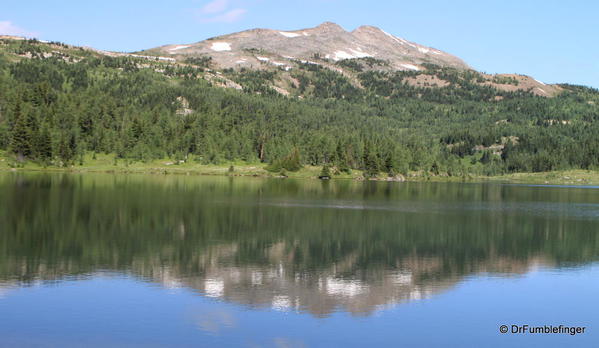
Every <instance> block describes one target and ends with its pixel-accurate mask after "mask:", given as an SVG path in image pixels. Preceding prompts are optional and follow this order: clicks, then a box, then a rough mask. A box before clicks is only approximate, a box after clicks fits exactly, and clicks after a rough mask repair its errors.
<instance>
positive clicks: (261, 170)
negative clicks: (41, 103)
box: [0, 154, 599, 185]
mask: <svg viewBox="0 0 599 348" xmlns="http://www.w3.org/2000/svg"><path fill="white" fill-rule="evenodd" d="M265 167H266V164H264V163H253V164H248V163H244V162H228V163H224V164H220V165H214V164H208V165H205V164H201V163H198V162H195V161H188V162H181V163H175V162H174V161H173V160H168V159H162V160H152V161H148V162H131V161H126V160H124V159H120V160H116V161H115V159H114V156H112V155H104V154H102V155H96V156H95V158H93V157H92V156H91V155H87V156H85V158H84V161H83V164H82V165H80V164H75V165H72V166H68V167H58V166H47V167H43V166H41V165H39V164H37V163H34V162H24V163H21V164H19V166H18V167H15V166H14V164H13V163H11V161H10V159H9V158H7V157H6V156H2V154H0V171H17V172H19V171H28V172H49V173H112V174H153V175H169V174H174V175H206V176H233V177H235V176H242V177H265V178H284V177H287V178H296V179H318V177H319V175H320V172H321V170H322V167H320V166H318V167H317V166H304V167H303V168H302V169H300V170H299V171H297V172H290V171H286V172H285V176H282V175H281V173H277V172H269V171H267V170H266V169H265ZM332 179H333V180H336V179H345V180H357V181H361V180H364V176H363V172H362V171H360V170H352V172H351V173H349V174H347V173H341V174H337V175H333V176H332ZM373 180H374V181H403V180H405V181H415V182H421V181H431V182H505V183H516V184H541V185H599V171H592V170H564V171H553V172H541V173H513V174H505V175H498V176H483V175H474V174H468V175H466V176H446V175H445V176H444V175H425V174H423V173H419V172H411V173H409V174H408V175H406V176H400V177H399V178H388V177H386V176H385V175H384V174H381V175H380V176H379V177H378V178H376V179H373Z"/></svg>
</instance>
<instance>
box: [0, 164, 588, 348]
mask: <svg viewBox="0 0 599 348" xmlns="http://www.w3.org/2000/svg"><path fill="white" fill-rule="evenodd" d="M598 261H599V189H597V188H585V187H550V186H547V187H543V186H521V185H502V184H471V183H463V184H461V183H386V182H353V181H331V182H328V181H327V182H321V181H317V180H297V181H295V180H277V179H261V178H229V177H193V176H158V175H156V176H151V175H110V174H82V175H78V174H34V173H30V174H25V173H5V174H0V347H30V346H36V347H39V346H43V347H47V346H49V347H83V346H85V347H105V346H119V347H170V346H177V347H178V346H183V347H187V346H189V347H198V346H201V347H225V346H226V347H364V346H369V347H386V346H398V347H505V346H522V347H563V346H575V347H593V346H594V347H597V346H598V345H599V314H598V313H599V301H598V294H599V263H598ZM502 325H507V326H508V327H509V330H510V332H508V333H507V334H502V333H500V327H501V326H502ZM512 325H516V326H522V325H529V326H530V327H536V326H543V327H544V326H553V327H559V326H560V325H564V328H566V327H567V328H569V327H584V328H585V329H584V330H585V332H584V333H577V334H574V335H571V334H569V333H548V334H545V333H541V334H530V333H511V330H512V328H513V327H512Z"/></svg>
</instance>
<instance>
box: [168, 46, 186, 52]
mask: <svg viewBox="0 0 599 348" xmlns="http://www.w3.org/2000/svg"><path fill="white" fill-rule="evenodd" d="M187 47H191V46H189V45H182V46H177V47H173V48H171V49H169V51H178V50H182V49H184V48H187Z"/></svg>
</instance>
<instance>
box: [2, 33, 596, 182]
mask: <svg viewBox="0 0 599 348" xmlns="http://www.w3.org/2000/svg"><path fill="white" fill-rule="evenodd" d="M4 47H7V48H4ZM60 47H62V46H60ZM3 50H5V51H3ZM14 51H19V52H29V55H31V56H32V57H33V58H31V59H21V60H15V59H6V58H5V57H3V56H1V55H0V150H6V151H7V152H8V153H9V154H12V155H14V156H15V157H18V158H19V159H21V160H23V159H28V160H34V161H38V162H40V163H44V164H50V163H55V164H60V163H62V164H65V165H66V164H73V163H82V160H83V154H84V153H86V152H92V153H113V154H116V155H117V156H118V158H120V159H124V160H125V162H126V163H129V162H131V161H148V160H151V159H156V158H167V157H168V158H171V159H172V160H173V162H177V163H178V162H179V161H187V160H188V158H193V160H195V161H198V162H200V163H204V164H218V163H222V162H225V161H245V162H250V163H258V162H260V163H270V165H269V169H270V170H272V171H273V172H280V171H281V170H285V171H295V170H299V169H300V168H301V167H302V166H303V165H313V166H323V165H325V164H330V165H331V166H334V167H335V168H337V169H338V171H339V172H340V173H350V172H351V170H352V169H362V170H364V171H365V175H366V176H376V175H380V174H381V173H388V174H389V175H392V176H394V175H396V174H399V173H401V174H407V172H408V171H420V172H422V173H424V174H426V173H429V174H438V175H444V174H448V175H464V174H466V173H476V174H487V175H495V174H501V173H506V172H521V171H546V170H557V169H570V168H583V169H596V168H599V136H598V134H599V123H597V120H599V108H598V105H599V92H598V91H597V90H594V89H590V88H585V87H580V86H570V85H562V86H561V87H562V88H563V89H564V93H562V94H561V95H559V96H557V97H555V98H542V97H537V96H533V95H532V94H529V93H526V92H501V91H498V90H496V89H494V88H492V87H490V86H481V85H480V84H478V83H479V82H480V81H479V80H480V78H481V75H480V74H477V73H475V72H470V71H458V70H455V69H449V68H440V67H436V66H432V65H429V66H427V69H428V70H426V71H408V72H394V73H391V72H380V71H365V72H362V73H359V74H358V75H357V76H358V79H359V82H360V84H361V85H362V86H363V87H364V88H365V89H361V88H358V87H357V85H356V81H352V80H351V79H350V77H348V76H345V75H342V74H339V73H337V72H334V71H331V70H329V69H326V68H324V67H322V66H320V65H316V64H310V63H305V64H302V63H299V66H298V67H297V68H294V69H293V70H291V71H289V72H285V71H281V70H277V69H274V70H272V69H271V70H262V71H255V70H241V71H233V70H228V71H225V72H223V76H226V77H227V78H228V79H230V80H233V81H236V82H237V83H239V84H241V85H242V86H243V91H237V90H233V89H224V88H220V87H213V86H212V85H211V82H208V81H206V80H204V79H202V78H201V77H202V76H203V75H202V74H204V72H203V68H201V67H200V66H201V65H202V64H204V63H206V64H208V63H209V62H208V61H207V60H203V59H201V58H200V61H193V62H191V63H193V65H194V66H190V65H186V66H183V65H174V64H165V63H160V62H155V61H153V60H142V59H138V58H131V57H104V56H97V55H96V56H94V55H91V54H89V53H86V52H85V51H77V54H78V55H79V56H77V62H75V60H73V59H72V57H71V56H67V55H63V56H60V55H58V54H56V57H55V56H53V57H50V58H48V57H46V58H43V57H44V53H48V52H50V51H51V50H49V49H48V47H46V46H44V45H42V44H41V43H36V42H29V41H23V42H22V43H13V42H11V43H10V44H6V45H5V46H3V47H2V48H0V53H3V52H4V54H8V53H6V52H14ZM46 56H47V54H46ZM354 63H359V64H360V66H361V67H362V68H363V69H364V70H367V68H369V67H370V66H371V65H372V66H375V65H382V64H384V62H377V61H369V60H368V59H360V60H355V62H343V61H342V62H339V64H340V65H347V64H351V65H353V64H354ZM147 66H149V67H150V68H147ZM282 74H287V76H289V75H291V76H292V77H294V78H295V79H296V80H297V85H296V86H295V87H296V88H295V89H294V90H293V91H292V93H294V94H295V95H301V96H303V97H304V99H303V100H300V99H298V98H293V97H283V96H280V95H279V94H278V93H277V92H275V91H274V90H273V89H272V87H271V86H274V85H276V84H277V82H278V81H279V79H280V78H281V76H282ZM418 74H428V75H434V76H436V77H438V78H439V79H441V80H444V81H447V83H448V85H447V86H445V87H442V88H424V87H413V86H410V85H408V84H406V83H405V81H404V79H406V78H411V77H415V76H417V75H418ZM496 82H502V83H513V81H511V80H509V81H508V80H505V81H504V80H501V81H499V80H497V81H496ZM292 96H293V95H292ZM498 96H499V97H502V98H500V99H501V100H499V99H497V98H496V97H498ZM182 98H183V99H182ZM182 100H185V109H186V110H184V111H185V112H181V110H182V109H183V102H182ZM190 155H192V157H189V156H190Z"/></svg>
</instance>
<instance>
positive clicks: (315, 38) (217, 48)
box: [152, 22, 469, 71]
mask: <svg viewBox="0 0 599 348" xmlns="http://www.w3.org/2000/svg"><path fill="white" fill-rule="evenodd" d="M152 51H153V52H154V53H156V52H160V53H161V54H164V55H167V56H172V57H177V58H184V57H188V56H201V55H209V56H211V57H212V58H213V59H214V61H215V62H217V63H218V65H219V66H221V67H224V68H235V67H249V66H251V65H256V66H259V65H260V63H261V62H265V61H267V60H266V59H265V58H268V61H270V60H271V59H272V60H273V62H272V64H275V65H279V64H280V65H281V66H292V65H293V61H294V60H311V59H313V58H315V57H321V58H324V59H326V60H331V61H333V62H338V61H340V60H344V59H356V58H374V59H378V60H383V61H387V62H388V63H389V65H390V67H392V68H393V69H395V70H415V71H418V70H423V68H422V67H421V65H422V64H425V63H428V64H435V65H439V66H447V67H453V68H459V69H469V67H468V65H467V64H466V63H465V62H463V61H462V60H461V59H459V58H458V57H455V56H452V55H450V54H448V53H445V52H443V51H440V50H437V49H434V48H431V47H426V46H422V45H419V44H416V43H413V42H410V41H407V40H405V39H402V38H399V37H396V36H393V35H391V34H389V33H387V32H385V31H383V30H381V29H379V28H376V27H372V26H361V27H359V28H357V29H356V30H354V31H352V32H347V31H345V30H344V29H343V28H342V27H340V26H339V25H337V24H335V23H331V22H326V23H323V24H321V25H319V26H318V27H316V28H310V29H302V30H297V31H281V30H271V29H253V30H248V31H243V32H239V33H235V34H230V35H223V36H219V37H216V38H211V39H208V40H205V41H201V42H198V43H195V44H190V45H167V46H162V47H159V48H158V49H155V50H152ZM256 53H262V56H264V57H261V56H260V55H257V54H256ZM275 60H276V61H275Z"/></svg>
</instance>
